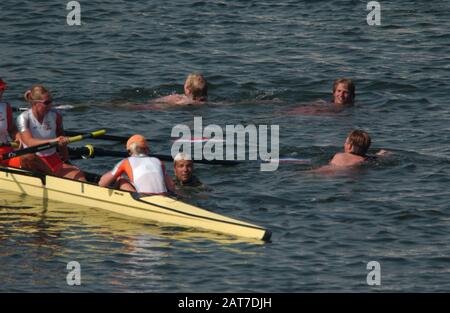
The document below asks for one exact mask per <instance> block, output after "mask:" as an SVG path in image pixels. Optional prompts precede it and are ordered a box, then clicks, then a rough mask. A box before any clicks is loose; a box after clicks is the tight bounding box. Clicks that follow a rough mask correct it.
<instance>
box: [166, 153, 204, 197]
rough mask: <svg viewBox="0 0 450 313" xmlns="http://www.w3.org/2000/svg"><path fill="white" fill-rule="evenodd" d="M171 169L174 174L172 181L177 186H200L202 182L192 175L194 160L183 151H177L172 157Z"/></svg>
mask: <svg viewBox="0 0 450 313" xmlns="http://www.w3.org/2000/svg"><path fill="white" fill-rule="evenodd" d="M173 171H174V174H175V178H174V183H175V186H176V187H177V188H179V187H200V186H202V185H203V184H202V182H201V181H200V180H199V179H198V178H197V177H196V176H194V175H193V173H194V162H193V161H192V160H191V158H190V156H189V155H187V154H186V153H184V152H181V153H177V155H176V156H175V157H174V158H173Z"/></svg>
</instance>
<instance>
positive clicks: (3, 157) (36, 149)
mask: <svg viewBox="0 0 450 313" xmlns="http://www.w3.org/2000/svg"><path fill="white" fill-rule="evenodd" d="M104 133H106V130H104V129H102V130H98V131H95V132H92V133H88V134H85V135H77V136H73V137H69V138H68V143H72V142H77V141H80V140H83V139H86V138H95V137H97V136H101V135H103V134H104ZM57 145H58V141H52V142H48V143H44V144H41V145H37V146H33V147H28V148H25V149H21V150H16V151H12V152H9V153H5V154H3V155H1V158H0V160H8V159H11V158H15V157H18V156H21V155H24V154H29V153H36V152H40V151H43V150H47V149H50V148H53V147H56V146H57Z"/></svg>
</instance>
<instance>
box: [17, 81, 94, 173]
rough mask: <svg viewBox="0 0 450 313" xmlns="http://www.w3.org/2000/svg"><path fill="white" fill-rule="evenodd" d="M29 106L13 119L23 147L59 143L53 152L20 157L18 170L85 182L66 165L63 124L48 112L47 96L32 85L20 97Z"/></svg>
mask: <svg viewBox="0 0 450 313" xmlns="http://www.w3.org/2000/svg"><path fill="white" fill-rule="evenodd" d="M24 98H25V100H26V101H28V102H29V103H30V104H31V109H28V110H26V111H24V112H22V114H20V115H19V116H18V118H17V127H18V129H19V131H20V134H21V141H22V143H23V145H24V147H32V146H37V145H40V144H45V143H49V142H58V143H59V153H58V152H57V150H56V148H51V149H47V150H44V151H41V152H37V153H36V154H35V155H25V156H23V157H21V165H22V168H26V169H28V170H35V171H40V172H43V173H45V174H53V175H56V176H60V177H65V178H70V179H77V180H82V181H85V180H86V178H85V175H84V173H83V172H81V171H80V170H79V169H78V168H77V167H76V166H74V165H71V164H68V163H67V162H68V155H69V154H68V151H67V147H66V145H67V143H68V139H67V137H65V136H64V128H63V120H62V116H61V114H60V113H58V112H57V111H56V110H54V109H52V108H51V106H52V97H51V95H50V92H49V91H48V90H47V89H46V88H45V87H44V86H42V85H35V86H33V87H32V88H31V89H30V90H27V91H26V92H25V94H24Z"/></svg>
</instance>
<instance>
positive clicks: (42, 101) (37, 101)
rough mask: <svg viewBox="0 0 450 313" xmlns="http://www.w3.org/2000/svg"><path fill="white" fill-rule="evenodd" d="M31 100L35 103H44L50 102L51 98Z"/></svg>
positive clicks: (48, 103)
mask: <svg viewBox="0 0 450 313" xmlns="http://www.w3.org/2000/svg"><path fill="white" fill-rule="evenodd" d="M33 102H35V103H42V104H44V105H50V104H52V100H50V99H47V100H34V101H33Z"/></svg>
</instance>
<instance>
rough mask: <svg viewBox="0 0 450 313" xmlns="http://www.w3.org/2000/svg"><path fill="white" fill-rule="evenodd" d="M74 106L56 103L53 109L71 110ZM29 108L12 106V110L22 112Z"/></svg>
mask: <svg viewBox="0 0 450 313" xmlns="http://www.w3.org/2000/svg"><path fill="white" fill-rule="evenodd" d="M73 108H74V106H73V105H70V104H65V105H58V106H56V107H53V109H56V110H71V109H73ZM29 109H30V108H25V107H20V108H14V107H13V108H12V110H13V111H14V112H23V111H26V110H29Z"/></svg>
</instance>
